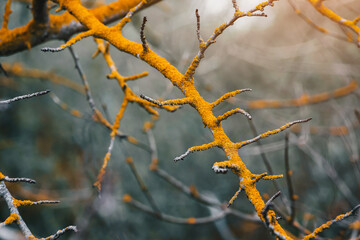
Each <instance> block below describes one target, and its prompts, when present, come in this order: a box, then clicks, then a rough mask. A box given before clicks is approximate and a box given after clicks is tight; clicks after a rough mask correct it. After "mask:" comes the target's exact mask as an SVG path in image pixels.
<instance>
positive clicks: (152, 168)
mask: <svg viewBox="0 0 360 240" xmlns="http://www.w3.org/2000/svg"><path fill="white" fill-rule="evenodd" d="M158 164H159V159H157V158H153V159H152V160H151V164H150V166H149V169H150V171H156V170H157V169H158Z"/></svg>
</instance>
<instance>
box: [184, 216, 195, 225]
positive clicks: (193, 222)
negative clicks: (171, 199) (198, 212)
mask: <svg viewBox="0 0 360 240" xmlns="http://www.w3.org/2000/svg"><path fill="white" fill-rule="evenodd" d="M186 222H187V223H188V224H195V223H196V218H193V217H191V218H188V219H186Z"/></svg>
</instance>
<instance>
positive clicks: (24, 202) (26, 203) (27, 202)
mask: <svg viewBox="0 0 360 240" xmlns="http://www.w3.org/2000/svg"><path fill="white" fill-rule="evenodd" d="M13 204H14V206H15V207H20V206H30V205H33V204H34V202H33V201H30V200H17V199H14V200H13Z"/></svg>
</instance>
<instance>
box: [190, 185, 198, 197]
mask: <svg viewBox="0 0 360 240" xmlns="http://www.w3.org/2000/svg"><path fill="white" fill-rule="evenodd" d="M189 190H190V193H191V195H193V196H194V197H199V192H198V190H197V189H196V187H195V185H190V186H189Z"/></svg>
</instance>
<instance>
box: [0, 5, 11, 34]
mask: <svg viewBox="0 0 360 240" xmlns="http://www.w3.org/2000/svg"><path fill="white" fill-rule="evenodd" d="M10 6H11V0H8V1H7V2H6V4H5V12H4V16H3V23H2V27H1V30H3V31H5V30H7V29H8V23H9V17H10V14H11V13H12V11H11V8H10ZM1 30H0V32H1Z"/></svg>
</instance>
